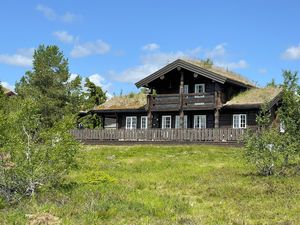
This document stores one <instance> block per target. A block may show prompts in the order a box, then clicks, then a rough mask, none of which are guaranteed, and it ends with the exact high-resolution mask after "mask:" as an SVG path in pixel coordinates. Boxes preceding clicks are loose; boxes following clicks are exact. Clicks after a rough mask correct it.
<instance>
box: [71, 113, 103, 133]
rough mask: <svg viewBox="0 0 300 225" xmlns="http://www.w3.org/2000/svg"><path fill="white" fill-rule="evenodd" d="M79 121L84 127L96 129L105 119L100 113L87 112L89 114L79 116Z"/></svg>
mask: <svg viewBox="0 0 300 225" xmlns="http://www.w3.org/2000/svg"><path fill="white" fill-rule="evenodd" d="M77 123H78V124H81V125H82V126H83V128H87V129H95V128H101V127H102V123H103V121H102V118H101V117H100V116H99V115H98V114H93V113H87V115H85V116H83V117H79V118H78V120H77Z"/></svg>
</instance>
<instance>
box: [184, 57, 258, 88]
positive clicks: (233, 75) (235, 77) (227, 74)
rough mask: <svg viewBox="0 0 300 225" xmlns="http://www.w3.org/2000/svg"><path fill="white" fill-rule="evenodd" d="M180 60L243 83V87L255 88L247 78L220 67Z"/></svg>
mask: <svg viewBox="0 0 300 225" xmlns="http://www.w3.org/2000/svg"><path fill="white" fill-rule="evenodd" d="M182 60H184V61H187V62H189V63H191V64H194V65H196V66H199V67H201V68H204V69H206V70H209V71H211V72H213V73H217V74H219V75H221V76H223V77H226V78H228V79H231V80H234V81H238V82H240V83H243V84H245V85H249V86H252V87H256V85H255V84H254V83H253V82H251V81H250V80H249V79H248V78H246V77H244V76H242V75H241V74H238V73H236V72H233V71H229V70H227V69H224V68H222V67H218V66H214V65H208V64H207V63H205V62H204V61H201V60H193V59H182Z"/></svg>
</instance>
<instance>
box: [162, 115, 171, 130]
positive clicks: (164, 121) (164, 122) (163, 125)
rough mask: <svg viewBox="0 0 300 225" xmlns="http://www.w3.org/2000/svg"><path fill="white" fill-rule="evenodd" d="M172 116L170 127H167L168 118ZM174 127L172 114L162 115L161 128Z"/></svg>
mask: <svg viewBox="0 0 300 225" xmlns="http://www.w3.org/2000/svg"><path fill="white" fill-rule="evenodd" d="M167 118H170V127H166V119H167ZM171 128H172V116H171V115H164V116H162V117H161V129H171Z"/></svg>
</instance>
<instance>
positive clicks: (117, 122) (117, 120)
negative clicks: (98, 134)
mask: <svg viewBox="0 0 300 225" xmlns="http://www.w3.org/2000/svg"><path fill="white" fill-rule="evenodd" d="M115 116H116V129H119V128H120V127H119V116H118V114H117V113H115Z"/></svg>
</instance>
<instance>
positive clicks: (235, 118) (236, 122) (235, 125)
mask: <svg viewBox="0 0 300 225" xmlns="http://www.w3.org/2000/svg"><path fill="white" fill-rule="evenodd" d="M233 128H239V115H233Z"/></svg>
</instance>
